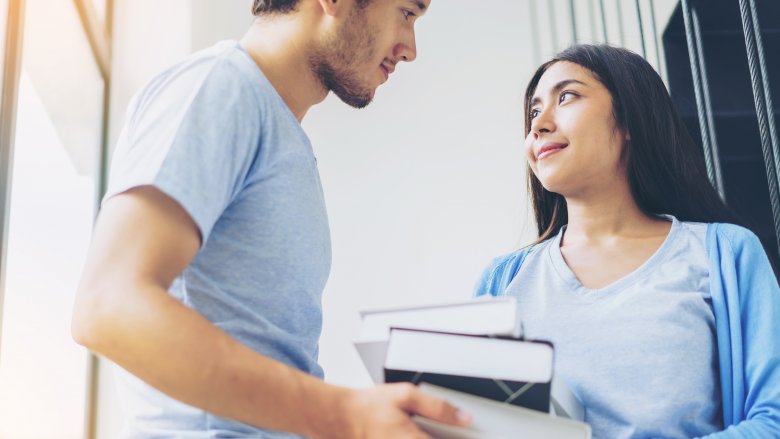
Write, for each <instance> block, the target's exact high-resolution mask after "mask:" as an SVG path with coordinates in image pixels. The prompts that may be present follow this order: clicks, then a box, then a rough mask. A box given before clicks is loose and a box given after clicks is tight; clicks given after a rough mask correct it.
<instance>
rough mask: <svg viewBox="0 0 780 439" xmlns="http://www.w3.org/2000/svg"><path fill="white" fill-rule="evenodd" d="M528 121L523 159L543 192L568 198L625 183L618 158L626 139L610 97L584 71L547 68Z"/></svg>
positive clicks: (572, 67) (568, 65) (563, 63)
mask: <svg viewBox="0 0 780 439" xmlns="http://www.w3.org/2000/svg"><path fill="white" fill-rule="evenodd" d="M527 117H528V118H529V119H530V120H531V131H530V132H529V133H528V136H527V137H526V139H525V149H526V157H527V159H528V163H529V165H530V166H531V169H532V170H533V172H534V174H535V175H536V177H537V178H538V179H539V181H541V183H542V185H544V187H545V189H547V190H548V191H550V192H556V193H559V194H561V195H563V196H564V197H567V198H569V197H575V196H580V195H584V194H586V193H588V192H592V191H603V190H604V189H605V188H609V187H610V185H614V184H626V178H625V175H626V173H625V168H624V166H623V164H622V161H621V159H620V157H621V153H622V151H623V146H624V143H625V141H626V140H627V138H628V137H627V135H625V134H623V133H622V132H621V130H620V129H619V128H618V127H617V123H616V122H615V118H614V116H613V111H612V96H611V95H610V93H609V91H608V90H607V88H606V87H604V85H603V84H602V83H601V82H599V81H598V80H597V79H596V78H595V76H593V74H592V73H591V72H590V71H589V70H587V69H586V68H584V67H581V66H580V65H578V64H574V63H570V62H567V61H560V62H557V63H555V64H553V65H551V66H550V67H549V68H548V69H547V71H546V72H545V73H544V74H543V75H542V77H541V78H540V80H539V84H538V85H537V87H536V91H535V93H534V95H533V98H532V101H531V106H530V111H529V114H528V115H527Z"/></svg>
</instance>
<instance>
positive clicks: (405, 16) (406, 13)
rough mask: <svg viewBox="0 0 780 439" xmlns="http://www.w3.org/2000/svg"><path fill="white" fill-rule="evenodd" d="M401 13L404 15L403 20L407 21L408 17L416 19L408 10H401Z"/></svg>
mask: <svg viewBox="0 0 780 439" xmlns="http://www.w3.org/2000/svg"><path fill="white" fill-rule="evenodd" d="M401 12H402V13H403V14H404V20H407V21H408V20H409V17H416V15H415V14H414V12H412V11H410V10H408V9H402V10H401Z"/></svg>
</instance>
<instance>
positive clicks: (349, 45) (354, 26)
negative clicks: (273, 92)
mask: <svg viewBox="0 0 780 439" xmlns="http://www.w3.org/2000/svg"><path fill="white" fill-rule="evenodd" d="M374 40H375V38H374V34H373V32H371V29H369V28H368V23H367V20H366V17H365V15H364V12H363V11H362V10H360V9H358V8H356V9H355V10H354V11H353V12H352V13H351V15H350V17H349V21H348V23H347V24H345V25H344V26H343V27H342V28H341V29H339V30H338V31H337V32H336V33H335V35H331V36H328V37H326V38H324V40H323V41H322V43H321V45H320V46H318V47H316V48H314V49H313V50H312V51H311V53H310V54H309V65H310V66H311V69H312V71H313V72H314V75H315V76H316V77H317V79H319V81H320V82H321V83H322V86H323V87H324V88H325V89H326V90H329V91H332V92H333V93H334V94H335V95H336V96H338V97H339V99H341V100H342V101H343V102H344V103H345V104H347V105H349V106H351V107H354V108H364V107H366V106H368V104H370V103H371V101H372V100H373V98H374V89H373V88H371V87H370V86H368V85H366V84H364V83H362V82H361V79H360V73H361V72H360V71H358V70H357V69H358V68H359V67H360V65H361V64H364V63H365V62H366V61H369V60H371V59H372V58H373V54H374V50H373V47H374ZM377 68H379V66H377Z"/></svg>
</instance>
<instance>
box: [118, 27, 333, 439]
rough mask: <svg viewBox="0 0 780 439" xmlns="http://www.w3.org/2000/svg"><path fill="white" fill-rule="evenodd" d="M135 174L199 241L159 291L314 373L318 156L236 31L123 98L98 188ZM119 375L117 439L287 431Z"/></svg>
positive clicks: (127, 183) (321, 215)
mask: <svg viewBox="0 0 780 439" xmlns="http://www.w3.org/2000/svg"><path fill="white" fill-rule="evenodd" d="M144 185H152V186H154V187H156V188H157V189H159V190H161V191H162V192H164V193H165V194H167V195H169V196H170V197H171V198H173V199H174V200H176V201H177V202H178V203H179V204H180V205H181V206H182V207H183V208H184V209H185V210H186V211H187V212H188V213H189V215H190V216H191V217H192V218H193V220H194V221H195V223H196V224H197V226H198V228H199V230H200V233H201V236H202V239H203V244H202V247H201V248H200V250H199V252H198V254H197V255H196V257H195V259H194V260H193V261H192V263H191V264H190V265H189V266H188V267H187V269H186V270H185V271H184V272H183V273H182V274H181V275H180V276H179V277H178V278H177V279H176V280H175V281H174V283H173V285H172V286H171V288H170V294H171V295H172V296H174V297H176V298H177V299H179V300H180V301H181V302H182V303H184V304H185V305H186V306H188V307H190V308H192V309H194V310H196V311H197V312H198V313H200V314H202V315H203V316H205V317H206V318H207V319H208V320H210V321H211V322H212V323H214V324H215V325H216V326H218V327H220V328H221V329H223V330H224V331H226V332H227V333H228V334H230V335H231V336H232V337H234V338H235V339H236V340H238V341H240V342H241V343H243V344H245V345H246V346H248V347H250V348H252V349H253V350H255V351H257V352H258V353H261V354H263V355H265V356H268V357H271V358H275V359H277V360H279V361H282V362H284V363H286V364H288V365H290V366H293V367H295V368H297V369H300V370H302V371H304V372H307V373H310V374H312V375H315V376H318V377H322V374H323V373H322V369H321V367H320V366H319V365H318V364H317V354H318V340H319V336H320V330H321V326H322V313H321V295H322V290H323V288H324V286H325V282H326V280H327V278H328V273H329V271H330V263H331V247H330V233H329V228H328V220H327V215H326V211H325V202H324V197H323V193H322V187H321V184H320V179H319V173H318V170H317V162H316V159H315V157H314V154H313V151H312V147H311V144H310V143H309V139H308V137H307V136H306V134H305V133H304V132H303V130H302V129H301V126H300V124H299V122H298V121H297V119H296V118H295V117H294V116H293V114H292V113H291V112H290V110H289V108H288V107H287V106H286V105H285V103H284V102H283V101H282V99H281V97H280V96H279V95H278V94H277V92H276V90H275V89H274V88H273V87H272V85H271V84H270V83H269V82H268V80H267V79H266V78H265V76H264V75H263V73H262V72H261V71H260V69H259V68H258V67H257V65H256V64H255V63H254V61H253V60H252V59H251V58H250V57H249V55H248V54H247V53H246V52H245V51H244V50H243V49H242V48H241V47H240V46H239V44H238V43H237V42H235V41H225V42H222V43H219V44H217V45H216V46H214V47H212V48H210V49H207V50H204V51H201V52H198V53H196V54H194V55H192V56H190V57H189V58H187V59H186V60H184V61H183V62H181V63H179V64H177V65H175V66H173V67H172V68H170V69H168V70H167V71H165V72H163V73H162V74H160V75H159V76H157V77H156V78H154V79H153V80H152V81H151V82H150V83H149V84H148V85H147V86H146V87H144V89H143V90H141V91H140V92H139V94H138V95H137V96H136V97H135V98H134V99H133V101H132V103H131V105H130V110H129V113H128V120H127V123H126V126H125V128H124V131H123V132H122V135H121V137H120V140H119V143H118V146H117V149H116V153H115V155H114V158H113V163H112V167H111V175H110V185H109V190H108V193H107V195H106V198H109V197H111V196H113V195H116V194H119V193H121V192H124V191H126V190H128V189H131V188H133V187H138V186H144ZM193 366H194V367H197V365H193ZM117 374H118V376H117V378H118V380H117V383H118V390H119V393H120V397H121V399H122V403H123V409H124V411H125V415H126V418H127V419H128V421H129V424H128V426H127V429H126V432H125V436H124V437H126V438H132V439H142V438H143V439H146V438H152V437H155V438H156V437H176V438H217V437H252V438H281V437H289V435H284V434H279V433H271V432H266V431H264V430H259V429H255V428H252V427H250V426H247V425H244V424H240V423H237V422H234V421H230V420H226V419H223V418H218V417H216V416H213V415H210V414H209V413H206V412H204V411H202V410H199V409H196V408H193V407H190V406H187V405H184V404H182V403H179V402H177V401H175V400H173V399H171V398H169V397H167V396H165V395H164V394H162V393H160V392H158V391H156V390H155V389H153V388H151V387H150V386H148V385H146V384H144V383H143V382H141V381H140V380H138V379H137V378H135V377H133V376H132V375H130V374H128V373H127V372H124V371H122V370H121V369H118V368H117Z"/></svg>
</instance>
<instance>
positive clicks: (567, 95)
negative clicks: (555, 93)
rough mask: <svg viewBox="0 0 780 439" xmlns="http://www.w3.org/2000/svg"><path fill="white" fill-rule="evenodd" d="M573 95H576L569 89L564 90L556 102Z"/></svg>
mask: <svg viewBox="0 0 780 439" xmlns="http://www.w3.org/2000/svg"><path fill="white" fill-rule="evenodd" d="M574 96H576V95H575V94H574V93H572V92H570V91H565V92H563V93H561V95H560V96H559V97H558V103H561V102H565V101H568V100H569V99H571V98H573V97H574Z"/></svg>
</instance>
